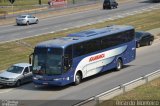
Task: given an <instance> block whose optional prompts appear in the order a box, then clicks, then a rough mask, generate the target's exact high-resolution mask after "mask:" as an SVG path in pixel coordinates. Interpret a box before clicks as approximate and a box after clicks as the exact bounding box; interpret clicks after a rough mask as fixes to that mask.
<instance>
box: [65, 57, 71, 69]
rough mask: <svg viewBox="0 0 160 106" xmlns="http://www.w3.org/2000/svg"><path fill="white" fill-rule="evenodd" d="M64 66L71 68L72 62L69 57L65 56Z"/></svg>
mask: <svg viewBox="0 0 160 106" xmlns="http://www.w3.org/2000/svg"><path fill="white" fill-rule="evenodd" d="M64 66H65V67H70V61H69V57H68V56H64Z"/></svg>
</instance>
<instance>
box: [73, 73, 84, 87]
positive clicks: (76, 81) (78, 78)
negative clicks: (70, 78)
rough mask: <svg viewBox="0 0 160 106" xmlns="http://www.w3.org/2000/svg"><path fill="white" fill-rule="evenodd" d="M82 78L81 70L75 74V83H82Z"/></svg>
mask: <svg viewBox="0 0 160 106" xmlns="http://www.w3.org/2000/svg"><path fill="white" fill-rule="evenodd" d="M81 80H82V75H81V74H80V72H78V73H77V74H76V76H75V82H74V85H78V84H80V83H81Z"/></svg>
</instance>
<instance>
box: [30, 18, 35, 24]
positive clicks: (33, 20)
mask: <svg viewBox="0 0 160 106" xmlns="http://www.w3.org/2000/svg"><path fill="white" fill-rule="evenodd" d="M31 19H32V24H33V23H35V22H36V19H35V17H34V16H31Z"/></svg>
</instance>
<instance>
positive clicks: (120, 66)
mask: <svg viewBox="0 0 160 106" xmlns="http://www.w3.org/2000/svg"><path fill="white" fill-rule="evenodd" d="M122 67H123V62H122V60H121V59H118V60H117V64H116V70H117V71H119V70H121V69H122Z"/></svg>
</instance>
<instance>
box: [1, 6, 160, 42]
mask: <svg viewBox="0 0 160 106" xmlns="http://www.w3.org/2000/svg"><path fill="white" fill-rule="evenodd" d="M156 6H157V7H156ZM149 8H152V10H154V9H159V8H160V5H154V7H153V6H150V7H148V8H143V9H141V10H140V11H131V12H127V13H124V15H123V14H121V16H119V17H117V16H116V14H115V15H113V17H112V18H111V17H109V18H107V19H104V20H103V21H102V20H101V22H104V21H109V20H115V19H118V18H123V17H125V16H126V17H127V16H131V15H135V14H136V13H137V14H138V13H143V12H145V11H149V10H148V9H149ZM75 14H77V13H75ZM96 23H98V21H95V22H92V23H86V24H84V25H79V26H77V27H78V28H79V27H83V26H86V25H92V24H96ZM71 28H75V27H74V26H73V27H70V28H64V29H61V30H57V31H54V33H55V32H59V31H64V30H68V29H71ZM49 33H51V32H46V33H41V34H37V35H34V36H30V37H23V38H20V39H14V40H9V41H4V42H0V44H3V43H6V42H11V41H16V40H22V39H25V38H32V37H35V36H40V35H43V34H49Z"/></svg>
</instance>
